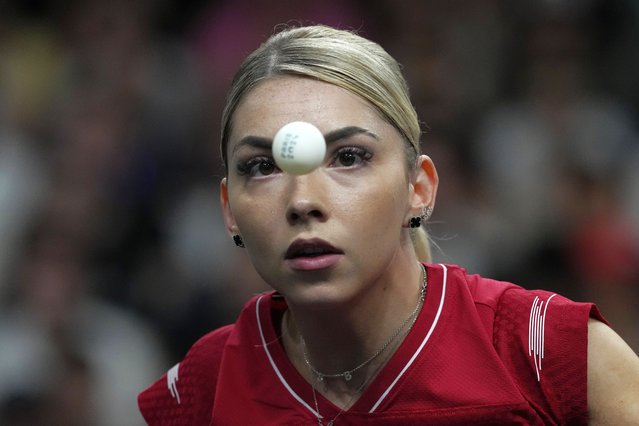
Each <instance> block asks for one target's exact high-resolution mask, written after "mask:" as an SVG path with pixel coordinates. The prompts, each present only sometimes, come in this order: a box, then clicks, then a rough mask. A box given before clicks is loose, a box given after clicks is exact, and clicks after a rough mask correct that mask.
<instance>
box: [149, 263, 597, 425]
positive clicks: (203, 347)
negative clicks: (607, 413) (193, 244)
mask: <svg viewBox="0 0 639 426" xmlns="http://www.w3.org/2000/svg"><path fill="white" fill-rule="evenodd" d="M427 266H428V282H429V284H428V290H427V296H426V300H425V303H424V307H423V309H422V311H421V313H420V315H419V317H418V319H417V322H416V324H415V326H414V327H413V329H412V331H411V332H410V334H409V335H408V336H407V337H406V339H405V340H404V342H403V343H402V345H401V347H400V348H399V349H398V350H397V351H396V353H395V354H394V355H393V357H392V358H391V359H390V360H389V361H388V363H387V365H386V366H385V367H384V369H383V370H382V372H381V374H379V375H378V377H377V378H375V380H373V382H372V383H371V384H370V385H369V386H368V388H367V389H366V390H365V391H364V393H363V394H362V396H361V397H360V399H359V400H358V401H357V402H356V403H355V404H354V405H353V407H351V408H350V409H349V410H348V411H346V412H344V413H342V414H340V415H339V418H338V419H337V421H336V423H337V425H342V424H343V425H348V424H351V425H359V424H364V423H365V424H366V425H388V424H393V425H413V424H414V425H417V424H429V425H467V424H473V425H481V424H490V425H499V424H510V425H512V424H521V425H524V424H526V425H535V424H537V425H542V424H551V425H552V424H575V425H576V424H587V402H586V383H587V382H586V371H587V369H586V355H587V321H588V318H589V316H594V317H597V318H599V319H601V317H600V316H599V314H598V313H597V311H596V309H595V308H594V307H593V305H591V304H580V303H575V302H571V301H569V300H567V299H565V298H563V297H561V296H558V295H554V296H553V294H552V293H548V292H543V291H527V290H524V289H521V288H520V287H517V286H515V285H513V284H509V283H503V282H497V281H492V280H487V279H483V278H481V277H479V276H474V275H467V274H466V273H465V272H464V271H463V270H462V269H460V268H458V267H455V266H443V265H427ZM285 309H286V304H285V301H284V300H283V299H282V298H281V297H278V296H277V295H276V294H273V293H269V294H265V295H261V296H258V297H256V298H254V299H252V300H251V301H249V303H248V304H247V305H246V307H245V308H244V310H243V311H242V314H241V315H240V318H239V319H238V321H237V322H236V324H235V325H233V326H229V327H226V328H223V329H220V330H217V331H214V332H213V333H211V334H209V335H207V336H205V337H204V338H203V339H201V340H200V341H199V342H198V343H196V345H194V346H193V348H192V349H191V350H190V351H189V353H188V354H187V356H186V357H185V359H184V360H183V361H182V362H181V363H180V364H179V369H176V370H177V371H178V379H177V380H173V383H174V385H175V386H174V391H176V392H178V393H179V396H180V401H179V403H178V400H177V398H176V396H175V395H172V393H171V390H170V389H169V382H171V380H167V376H166V375H165V376H164V377H163V378H162V379H160V380H159V381H158V382H156V383H155V384H153V385H152V386H151V387H150V388H148V389H147V390H146V391H144V392H143V393H142V394H141V395H140V397H139V405H140V409H141V411H142V413H143V415H144V417H145V419H146V420H147V422H148V423H149V424H150V425H154V426H155V425H167V426H168V425H175V426H178V425H179V426H181V425H253V424H254V425H283V424H286V425H308V424H316V423H317V420H316V415H315V403H314V401H313V394H312V388H311V386H310V385H309V384H308V383H307V382H306V381H305V380H304V379H303V378H302V377H301V376H300V375H299V373H298V372H297V371H296V370H295V369H294V368H293V366H292V365H291V363H290V362H289V361H288V358H287V357H286V354H285V353H284V350H283V348H282V346H281V343H280V341H279V340H278V339H277V335H276V332H275V327H274V323H276V322H277V321H279V318H281V315H282V314H283V312H284V310H285ZM531 311H532V312H533V314H534V315H532V316H531ZM531 318H533V319H535V321H531ZM531 324H532V325H533V327H532V328H531ZM529 329H532V330H533V333H532V335H533V337H534V339H533V340H534V342H537V343H536V344H537V345H538V346H540V345H539V342H541V341H542V338H543V342H544V345H543V348H544V354H543V355H544V356H543V358H541V351H540V350H539V351H537V352H539V354H537V355H536V352H535V351H534V350H533V351H532V353H531V351H530V349H529V341H530V333H529ZM264 342H266V345H264V344H263V343H264ZM538 349H539V348H538ZM539 363H541V365H539ZM538 373H539V380H538V377H537V374H538ZM169 379H170V378H169ZM317 397H318V404H319V412H320V413H321V414H322V415H323V416H324V417H325V419H326V420H325V421H327V420H330V419H332V418H333V417H334V416H336V415H337V414H338V413H339V411H340V410H339V409H338V408H337V407H335V406H334V405H333V404H332V403H331V402H330V401H328V400H326V399H324V398H322V397H321V395H317Z"/></svg>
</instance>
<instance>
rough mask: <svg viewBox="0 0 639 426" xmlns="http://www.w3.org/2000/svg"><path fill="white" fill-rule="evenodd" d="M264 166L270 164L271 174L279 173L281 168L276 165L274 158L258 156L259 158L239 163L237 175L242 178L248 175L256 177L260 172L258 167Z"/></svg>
mask: <svg viewBox="0 0 639 426" xmlns="http://www.w3.org/2000/svg"><path fill="white" fill-rule="evenodd" d="M262 164H268V165H269V167H272V171H271V173H273V172H275V171H279V168H278V167H277V165H276V164H275V161H274V160H273V158H272V157H268V156H258V157H252V158H249V159H248V160H246V161H244V162H240V163H238V164H237V174H238V175H240V176H245V175H248V176H250V177H255V176H257V173H258V171H259V169H258V167H259V166H261V165H262ZM271 173H268V174H266V175H264V176H268V175H270V174H271Z"/></svg>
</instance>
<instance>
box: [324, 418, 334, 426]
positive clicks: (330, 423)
mask: <svg viewBox="0 0 639 426" xmlns="http://www.w3.org/2000/svg"><path fill="white" fill-rule="evenodd" d="M333 422H335V419H333V420H331V421H330V422H328V423H326V426H333Z"/></svg>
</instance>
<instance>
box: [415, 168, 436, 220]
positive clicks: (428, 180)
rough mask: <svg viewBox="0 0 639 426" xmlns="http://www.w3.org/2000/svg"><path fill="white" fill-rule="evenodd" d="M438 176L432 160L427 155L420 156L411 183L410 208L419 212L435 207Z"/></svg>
mask: <svg viewBox="0 0 639 426" xmlns="http://www.w3.org/2000/svg"><path fill="white" fill-rule="evenodd" d="M438 185H439V176H438V175H437V169H436V168H435V164H434V163H433V160H431V159H430V157H429V156H427V155H420V156H419V158H418V159H417V167H416V168H415V172H414V174H413V179H412V182H411V189H412V194H411V199H410V208H411V210H412V211H414V212H421V211H422V210H423V209H424V208H426V207H431V208H434V207H435V198H436V196H437V187H438Z"/></svg>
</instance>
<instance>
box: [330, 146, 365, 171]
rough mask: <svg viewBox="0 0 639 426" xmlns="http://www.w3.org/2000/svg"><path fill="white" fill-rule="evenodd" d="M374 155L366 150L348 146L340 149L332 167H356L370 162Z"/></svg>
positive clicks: (335, 155)
mask: <svg viewBox="0 0 639 426" xmlns="http://www.w3.org/2000/svg"><path fill="white" fill-rule="evenodd" d="M372 157H373V155H372V154H371V153H370V152H368V151H366V150H365V149H362V148H358V147H354V146H347V147H343V148H340V149H338V150H337V151H336V152H335V154H334V156H333V160H332V162H331V166H332V167H347V168H348V167H356V166H359V165H361V164H363V163H364V162H366V161H369V160H370V159H371V158H372Z"/></svg>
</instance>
